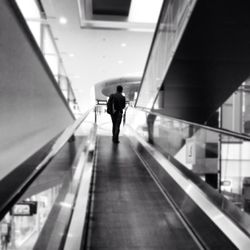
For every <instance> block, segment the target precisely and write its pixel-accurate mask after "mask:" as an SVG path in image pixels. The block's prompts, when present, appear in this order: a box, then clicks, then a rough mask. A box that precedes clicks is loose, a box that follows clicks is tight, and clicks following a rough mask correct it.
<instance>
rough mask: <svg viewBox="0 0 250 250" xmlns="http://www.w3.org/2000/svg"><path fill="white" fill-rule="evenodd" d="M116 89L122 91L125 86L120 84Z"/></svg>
mask: <svg viewBox="0 0 250 250" xmlns="http://www.w3.org/2000/svg"><path fill="white" fill-rule="evenodd" d="M116 91H117V92H119V93H122V91H123V87H122V86H121V85H118V86H117V87H116Z"/></svg>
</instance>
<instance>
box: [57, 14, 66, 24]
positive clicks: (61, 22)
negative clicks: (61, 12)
mask: <svg viewBox="0 0 250 250" xmlns="http://www.w3.org/2000/svg"><path fill="white" fill-rule="evenodd" d="M67 22H68V20H67V18H66V17H63V16H61V17H60V18H59V23H60V24H66V23H67Z"/></svg>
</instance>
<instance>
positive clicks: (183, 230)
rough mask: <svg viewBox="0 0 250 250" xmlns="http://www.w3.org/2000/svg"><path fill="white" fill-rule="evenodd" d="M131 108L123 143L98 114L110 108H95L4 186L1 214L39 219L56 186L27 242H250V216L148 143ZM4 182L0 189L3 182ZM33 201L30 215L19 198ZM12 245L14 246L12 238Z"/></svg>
mask: <svg viewBox="0 0 250 250" xmlns="http://www.w3.org/2000/svg"><path fill="white" fill-rule="evenodd" d="M128 112H130V115H131V116H130V115H129V114H128V117H127V120H129V122H128V124H127V125H126V126H125V127H126V128H125V127H124V129H123V131H124V135H123V136H122V137H121V139H120V140H121V142H120V143H119V144H113V143H112V140H111V136H110V135H107V134H106V135H105V134H103V132H102V131H103V130H102V129H103V128H102V126H103V124H104V126H106V125H107V124H106V123H105V122H104V123H101V122H100V117H99V116H105V117H106V118H109V117H108V116H107V114H106V113H104V114H103V113H102V114H99V116H98V114H95V113H94V112H93V111H90V112H89V113H88V115H87V114H86V116H85V119H82V120H81V121H78V122H77V125H75V126H73V128H71V129H67V131H66V132H65V133H63V134H62V136H61V137H59V138H58V139H57V140H56V141H55V142H54V143H52V144H53V146H52V149H53V150H52V151H54V154H52V153H51V151H50V153H49V155H48V156H47V157H45V160H43V161H42V162H41V164H39V166H38V167H35V165H33V170H32V171H31V173H29V174H28V175H26V177H25V181H24V182H23V183H22V185H19V186H16V187H15V188H16V190H11V189H9V190H6V191H5V193H8V194H9V196H8V197H11V199H7V200H6V202H5V203H4V202H3V203H2V205H4V206H2V207H1V217H2V219H3V218H5V219H6V218H7V219H9V220H10V221H11V223H12V225H13V224H15V225H16V226H17V225H18V223H17V221H18V219H20V217H18V216H20V214H17V211H19V213H24V214H23V215H22V216H26V217H22V218H27V220H29V219H31V218H32V216H33V218H39V217H41V211H43V210H42V207H41V199H40V198H39V195H40V196H41V194H43V192H44V191H46V190H53V192H54V193H56V195H55V196H54V201H53V202H52V205H51V207H50V209H49V212H48V213H47V216H46V220H44V223H43V225H42V226H41V227H40V228H39V229H38V228H36V230H35V231H36V232H32V234H31V235H30V238H29V240H27V241H26V242H25V243H23V244H24V245H23V246H25V244H27V245H26V246H27V247H30V249H168V248H169V249H248V246H249V242H250V239H249V227H248V226H249V215H247V214H246V213H244V212H242V211H241V210H240V209H239V208H237V207H236V206H235V205H233V204H232V202H230V201H229V200H228V199H226V198H224V197H223V195H222V194H219V193H218V191H217V190H216V189H214V188H212V187H210V186H209V185H208V184H206V183H205V182H204V180H202V178H200V177H199V176H197V175H195V174H194V173H192V171H190V170H189V169H187V168H186V167H185V166H183V165H182V164H181V163H180V162H179V161H177V160H176V159H174V157H173V155H172V156H170V155H168V156H167V155H166V154H164V153H163V151H162V150H161V149H160V147H157V141H155V142H154V144H152V143H151V144H149V143H148V142H147V141H146V140H145V139H144V138H143V135H142V134H141V135H140V131H139V130H138V128H137V129H136V132H135V131H133V129H132V127H131V126H133V125H134V123H133V122H132V121H131V120H130V119H131V117H132V116H133V112H135V110H133V109H129V111H128ZM136 112H142V113H144V115H145V122H146V117H147V113H146V112H145V111H142V110H140V111H138V110H137V111H136ZM96 116H97V117H96ZM137 117H139V116H137ZM96 118H97V119H96ZM157 119H158V118H156V120H155V124H156V125H155V127H154V129H155V130H157V128H156V126H158V125H159V122H158V120H157ZM166 119H167V118H166ZM95 120H97V124H98V125H99V128H98V126H97V124H96V123H95V122H94V121H95ZM140 120H141V121H142V119H141V118H140ZM165 122H166V121H165ZM175 122H176V121H175ZM137 124H138V123H137ZM157 124H158V125H157ZM175 126H176V124H175ZM144 130H145V128H143V127H142V132H143V131H144ZM144 132H145V131H144ZM158 132H159V130H158ZM174 132H175V131H173V133H174ZM73 134H74V137H72V135H73ZM191 134H192V135H194V134H197V131H196V133H194V132H193V133H191ZM145 136H146V137H148V133H146V134H145ZM176 139H177V137H176ZM57 146H58V147H59V148H57ZM182 147H183V145H182ZM182 147H181V148H182ZM59 149H60V150H59ZM55 152H57V153H55ZM33 160H34V159H33ZM33 162H34V161H33ZM30 165H32V159H31V160H30ZM59 173H60V175H59ZM22 176H24V174H23V175H22ZM22 176H21V177H22ZM58 176H59V178H56V177H58ZM58 179H60V180H58ZM0 185H1V189H2V188H3V186H2V182H1V183H0ZM46 185H47V189H46ZM55 190H57V191H55ZM6 197H7V196H6ZM36 199H37V200H36ZM1 200H3V199H1ZM16 201H17V202H16ZM31 201H33V202H36V201H38V202H36V203H37V207H36V211H35V212H34V214H25V212H27V210H25V208H24V206H23V207H22V205H26V207H28V204H29V202H31ZM15 203H16V204H15ZM8 210H9V213H8V214H7V216H6V215H5V214H6V213H5V211H8ZM2 221H3V220H2ZM33 226H34V225H33ZM31 239H33V240H31ZM31 241H33V245H32V246H31V245H29V244H31ZM28 245H29V246H28ZM9 246H10V247H13V243H12V242H11V241H10V243H9ZM20 247H21V246H20ZM10 249H11V248H10ZM17 249H18V248H17ZM20 249H22V248H20ZM27 249H28V248H27Z"/></svg>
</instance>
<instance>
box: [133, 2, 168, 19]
mask: <svg viewBox="0 0 250 250" xmlns="http://www.w3.org/2000/svg"><path fill="white" fill-rule="evenodd" d="M162 3H163V0H154V1H145V0H132V2H131V7H130V12H129V17H128V19H129V21H130V22H141V23H156V22H157V19H158V17H159V14H160V10H161V6H162Z"/></svg>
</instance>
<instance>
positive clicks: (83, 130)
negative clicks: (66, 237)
mask: <svg viewBox="0 0 250 250" xmlns="http://www.w3.org/2000/svg"><path fill="white" fill-rule="evenodd" d="M94 119H95V115H94V112H91V113H90V114H89V115H88V117H87V118H86V119H85V121H84V122H83V123H82V124H81V125H80V127H79V128H78V129H77V131H76V132H75V140H71V141H69V142H67V143H66V144H65V145H64V146H63V148H62V149H61V150H60V151H59V153H58V154H57V155H56V156H55V157H54V158H53V159H52V161H51V162H50V163H49V165H48V166H47V167H46V169H45V170H44V171H43V172H42V173H41V174H40V175H39V176H38V177H37V179H36V180H35V181H34V182H33V183H32V184H31V186H30V187H29V188H28V189H27V191H26V192H25V193H24V194H23V196H22V197H21V198H20V200H19V201H18V202H17V203H16V204H15V205H14V206H13V207H12V209H11V210H10V211H9V212H8V213H7V214H6V216H5V217H4V218H3V219H2V221H0V239H1V240H0V249H33V248H34V246H35V245H36V242H37V240H39V235H40V234H41V232H43V233H44V234H48V233H49V234H52V233H53V232H54V231H55V229H54V230H53V227H54V226H55V224H56V223H57V218H58V220H59V223H60V226H61V227H60V230H63V223H65V226H67V223H69V221H70V212H69V213H68V212H67V213H66V212H65V210H63V209H64V208H65V207H66V208H67V210H68V211H70V210H69V209H72V208H73V204H74V197H75V195H77V190H78V185H79V183H80V181H81V180H80V177H79V176H81V173H82V171H83V169H84V165H85V162H84V161H82V162H81V164H76V162H77V161H76V160H79V158H77V157H79V155H80V154H79V147H80V148H81V152H82V153H84V152H85V151H84V150H83V148H86V146H87V145H88V144H89V143H93V142H92V137H90V135H92V132H91V131H92V129H93V126H94ZM80 145H81V146H80ZM85 153H86V152H85ZM85 159H86V160H87V157H86V156H85ZM78 165H79V166H80V165H81V166H80V168H79V167H78ZM60 214H62V215H63V218H59V217H60ZM52 215H53V217H51V216H52ZM47 230H48V231H47ZM57 236H58V234H57ZM61 236H62V237H63V234H61ZM46 237H47V236H46ZM46 237H45V238H46ZM47 239H48V238H47ZM60 240H61V239H59V241H60ZM43 244H45V242H43ZM40 246H41V245H39V247H40Z"/></svg>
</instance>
